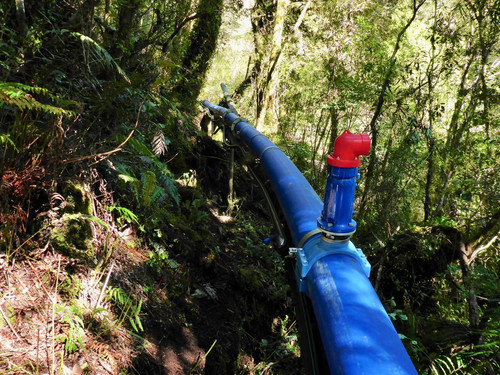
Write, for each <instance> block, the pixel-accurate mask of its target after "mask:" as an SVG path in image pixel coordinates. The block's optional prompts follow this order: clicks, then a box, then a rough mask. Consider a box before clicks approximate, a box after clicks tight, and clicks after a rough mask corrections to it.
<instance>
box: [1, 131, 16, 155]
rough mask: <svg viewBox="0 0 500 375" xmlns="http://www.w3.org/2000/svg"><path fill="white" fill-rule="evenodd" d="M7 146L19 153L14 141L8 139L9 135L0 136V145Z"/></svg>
mask: <svg viewBox="0 0 500 375" xmlns="http://www.w3.org/2000/svg"><path fill="white" fill-rule="evenodd" d="M4 144H9V145H11V146H12V147H13V148H14V150H16V151H17V152H19V150H18V149H17V147H16V144H15V143H14V141H13V140H12V139H11V138H10V134H0V145H4Z"/></svg>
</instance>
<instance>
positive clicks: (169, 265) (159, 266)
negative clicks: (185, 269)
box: [147, 242, 179, 274]
mask: <svg viewBox="0 0 500 375" xmlns="http://www.w3.org/2000/svg"><path fill="white" fill-rule="evenodd" d="M152 246H153V248H154V251H150V252H149V253H148V255H149V259H148V261H147V262H148V265H149V266H150V267H152V268H154V269H155V270H156V272H157V273H159V274H161V273H162V272H164V271H165V270H176V269H177V268H178V267H179V264H178V263H177V262H176V261H175V260H174V259H171V258H170V255H169V253H168V251H167V250H166V249H165V247H164V246H162V245H160V244H158V243H157V242H153V243H152Z"/></svg>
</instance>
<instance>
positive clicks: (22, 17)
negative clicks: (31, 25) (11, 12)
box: [16, 0, 28, 38]
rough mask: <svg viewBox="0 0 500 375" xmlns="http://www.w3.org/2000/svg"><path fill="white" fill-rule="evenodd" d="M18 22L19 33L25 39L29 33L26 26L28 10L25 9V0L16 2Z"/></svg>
mask: <svg viewBox="0 0 500 375" xmlns="http://www.w3.org/2000/svg"><path fill="white" fill-rule="evenodd" d="M16 20H17V32H18V33H19V35H20V36H21V37H22V38H25V37H26V34H27V33H28V26H27V25H26V9H25V7H24V0H16Z"/></svg>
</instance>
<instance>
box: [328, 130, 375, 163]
mask: <svg viewBox="0 0 500 375" xmlns="http://www.w3.org/2000/svg"><path fill="white" fill-rule="evenodd" d="M370 148H371V141H370V136H369V135H368V134H352V133H351V132H350V131H349V130H345V131H344V132H343V133H342V135H341V136H340V137H337V139H336V140H335V145H334V147H333V154H331V155H328V158H327V159H326V161H327V163H328V165H331V166H333V167H340V168H356V167H358V166H359V156H360V155H368V153H369V152H370Z"/></svg>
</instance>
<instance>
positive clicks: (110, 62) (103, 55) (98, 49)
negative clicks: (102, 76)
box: [71, 31, 130, 83]
mask: <svg viewBox="0 0 500 375" xmlns="http://www.w3.org/2000/svg"><path fill="white" fill-rule="evenodd" d="M71 35H72V36H73V37H75V38H78V39H80V40H81V42H82V45H83V48H88V51H89V52H90V53H91V54H92V55H93V57H94V58H95V60H96V61H98V62H100V63H101V65H102V66H108V67H111V68H114V69H116V71H117V72H118V74H119V75H121V76H122V77H123V79H125V81H127V82H128V83H130V79H129V78H128V76H127V73H125V71H124V70H123V69H122V68H121V66H120V65H118V64H117V62H116V61H115V60H114V59H113V57H112V56H111V55H110V54H109V52H108V51H107V50H106V49H105V48H103V47H102V46H100V45H99V43H97V42H96V41H95V40H94V39H92V38H89V37H88V36H87V35H83V34H81V33H79V32H76V31H74V32H71Z"/></svg>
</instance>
